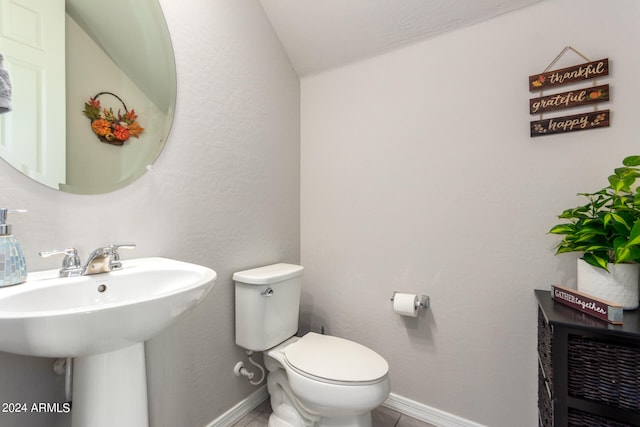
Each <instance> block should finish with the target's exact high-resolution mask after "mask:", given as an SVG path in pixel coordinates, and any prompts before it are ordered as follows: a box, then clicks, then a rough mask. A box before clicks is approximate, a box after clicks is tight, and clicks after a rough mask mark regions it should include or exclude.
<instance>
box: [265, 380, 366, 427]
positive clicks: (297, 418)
mask: <svg viewBox="0 0 640 427" xmlns="http://www.w3.org/2000/svg"><path fill="white" fill-rule="evenodd" d="M267 389H268V390H269V394H270V395H271V408H272V409H273V413H272V414H271V416H270V417H269V427H372V423H371V412H365V413H362V414H354V415H349V416H338V417H321V416H319V415H317V414H313V413H311V412H310V411H308V410H307V409H306V408H305V407H303V406H302V405H301V404H300V402H298V400H297V399H295V397H293V393H292V392H291V389H290V388H289V384H288V381H287V376H286V375H285V373H284V371H282V370H276V371H271V372H269V375H268V376H267Z"/></svg>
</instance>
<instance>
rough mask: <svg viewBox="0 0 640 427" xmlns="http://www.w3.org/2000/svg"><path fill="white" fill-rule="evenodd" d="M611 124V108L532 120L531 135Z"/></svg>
mask: <svg viewBox="0 0 640 427" xmlns="http://www.w3.org/2000/svg"><path fill="white" fill-rule="evenodd" d="M607 126H609V110H602V111H594V112H591V113H584V114H574V115H572V116H562V117H554V118H552V119H545V120H536V121H533V122H531V136H532V137H534V136H544V135H553V134H554V133H565V132H575V131H578V130H589V129H595V128H601V127H607Z"/></svg>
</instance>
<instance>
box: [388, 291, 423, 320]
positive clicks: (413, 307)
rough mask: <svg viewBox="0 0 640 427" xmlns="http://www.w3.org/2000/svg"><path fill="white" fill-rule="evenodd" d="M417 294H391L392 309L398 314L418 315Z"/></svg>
mask: <svg viewBox="0 0 640 427" xmlns="http://www.w3.org/2000/svg"><path fill="white" fill-rule="evenodd" d="M417 306H418V296H417V295H414V294H401V293H399V292H396V293H395V294H394V295H393V311H394V312H395V313H396V314H399V315H400V316H409V317H416V316H417V315H418V307H417Z"/></svg>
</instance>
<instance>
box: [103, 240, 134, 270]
mask: <svg viewBox="0 0 640 427" xmlns="http://www.w3.org/2000/svg"><path fill="white" fill-rule="evenodd" d="M108 248H109V249H110V250H111V254H112V255H111V265H110V267H111V269H116V268H122V263H121V262H120V254H119V253H118V250H120V249H135V248H136V244H135V243H126V244H121V245H116V244H113V243H112V244H110V245H109V246H108Z"/></svg>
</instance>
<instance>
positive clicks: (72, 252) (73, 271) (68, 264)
mask: <svg viewBox="0 0 640 427" xmlns="http://www.w3.org/2000/svg"><path fill="white" fill-rule="evenodd" d="M38 255H40V256H41V257H43V258H48V257H50V256H53V255H64V259H63V260H62V268H61V269H60V277H71V276H79V275H80V274H82V263H81V262H80V257H79V256H78V250H77V249H76V248H67V249H56V250H53V251H41V252H38Z"/></svg>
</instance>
